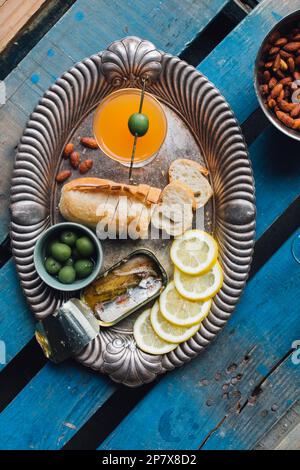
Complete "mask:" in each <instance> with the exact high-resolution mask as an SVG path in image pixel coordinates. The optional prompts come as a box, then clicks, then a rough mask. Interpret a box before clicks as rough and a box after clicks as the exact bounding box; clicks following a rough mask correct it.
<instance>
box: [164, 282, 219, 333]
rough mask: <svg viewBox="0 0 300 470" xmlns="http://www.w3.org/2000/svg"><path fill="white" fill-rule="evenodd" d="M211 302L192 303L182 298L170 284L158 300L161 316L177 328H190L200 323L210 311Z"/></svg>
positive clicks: (199, 301)
mask: <svg viewBox="0 0 300 470" xmlns="http://www.w3.org/2000/svg"><path fill="white" fill-rule="evenodd" d="M210 307H211V300H210V299H209V300H206V301H202V300H198V301H192V300H187V299H185V298H184V297H182V296H181V295H180V294H179V292H178V291H177V290H176V287H175V284H174V281H172V282H170V283H169V284H168V285H167V287H166V288H165V290H164V291H163V292H162V294H161V295H160V298H159V309H160V311H161V314H162V316H163V317H164V318H165V319H166V320H168V321H169V322H171V323H173V324H174V325H177V326H190V325H195V324H196V323H199V322H201V321H202V320H204V318H205V317H206V316H207V314H208V312H209V311H210Z"/></svg>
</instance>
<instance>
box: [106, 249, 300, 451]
mask: <svg viewBox="0 0 300 470" xmlns="http://www.w3.org/2000/svg"><path fill="white" fill-rule="evenodd" d="M299 282H300V270H299V265H298V264H297V263H296V261H295V260H294V259H293V257H292V254H291V240H288V241H287V242H286V243H285V244H284V245H283V246H282V247H281V249H280V250H279V251H278V252H277V253H276V254H275V255H274V256H273V257H272V258H271V259H270V260H269V261H268V262H267V263H266V264H265V265H264V267H263V268H262V269H261V270H260V271H259V272H258V273H257V274H256V276H255V277H254V278H252V280H251V281H250V282H249V283H248V286H247V288H246V291H245V293H244V296H243V297H242V299H241V302H240V304H239V305H238V307H237V309H236V312H235V314H234V315H233V317H232V318H231V320H230V321H229V323H228V325H227V326H226V328H225V329H224V330H223V331H222V333H221V334H220V335H219V337H218V339H217V340H216V341H215V342H214V343H213V344H212V345H211V346H210V347H209V348H208V349H207V350H206V351H204V353H203V354H202V355H201V356H199V358H197V359H195V360H193V361H192V362H191V363H189V364H187V365H185V367H184V368H182V369H179V370H176V371H174V372H172V373H169V374H167V375H166V376H164V377H163V378H162V379H161V381H160V382H159V384H158V385H157V386H156V387H155V388H154V389H153V390H151V392H150V393H149V394H148V395H147V396H146V397H145V398H144V400H143V401H142V402H141V403H139V405H138V406H136V407H135V408H134V410H133V411H132V412H131V413H130V414H129V415H128V416H127V417H126V419H125V420H124V421H123V422H122V423H121V424H120V425H119V426H118V428H117V429H116V430H115V431H114V432H113V433H112V434H111V435H110V436H109V437H108V438H107V439H106V440H105V441H104V443H103V444H102V446H101V449H123V450H124V449H135V448H142V449H161V450H162V449H169V448H172V449H197V448H198V447H199V446H200V445H201V443H203V441H204V440H205V439H206V438H207V436H209V435H210V433H211V432H212V431H213V430H214V429H215V428H216V427H217V426H219V431H218V432H219V434H220V435H221V433H222V429H223V426H224V425H225V423H226V421H227V420H228V423H230V422H231V421H230V419H235V421H234V426H235V429H236V433H237V434H239V435H240V444H239V446H240V447H243V442H244V445H245V446H246V447H248V448H249V447H251V446H253V445H254V444H255V443H256V442H257V441H258V439H259V438H260V437H261V436H262V435H263V434H264V433H265V431H266V430H267V428H269V427H270V425H271V424H274V422H275V421H276V420H277V419H278V416H277V415H276V413H273V414H272V413H270V415H269V418H268V421H263V420H262V419H261V417H260V415H259V413H257V408H256V405H257V403H259V398H258V400H257V402H256V403H254V405H253V406H252V407H246V408H245V409H244V410H243V411H242V412H241V413H240V414H236V413H237V411H238V410H240V407H241V405H242V404H243V403H245V402H246V401H247V399H248V398H249V397H250V395H251V393H252V392H253V390H254V389H255V386H256V385H257V384H259V383H260V382H261V380H262V379H263V377H265V376H266V375H267V374H268V373H269V371H270V370H271V369H272V368H273V366H274V365H275V364H277V363H278V362H279V361H280V360H281V358H282V357H283V356H284V355H285V354H286V353H287V351H289V350H290V349H291V345H292V343H293V341H295V340H296V339H299V338H300V319H299ZM283 299H286V305H285V306H283V303H282V302H283ZM287 367H289V374H288V375H287V382H285V383H284V387H285V390H286V393H285V395H284V394H280V393H279V395H278V397H277V396H276V402H277V406H278V409H279V410H280V413H282V414H283V413H284V412H285V411H286V409H287V406H290V405H291V403H288V401H287V396H288V394H289V391H288V387H290V389H291V399H292V400H293V399H294V392H293V393H292V391H293V390H294V387H295V385H297V384H298V385H297V386H298V387H299V382H298V381H299V369H298V368H297V367H296V366H293V365H290V364H289V365H288V366H287ZM276 377H277V376H274V381H273V383H272V385H273V388H274V390H276V388H277V386H278V387H279V388H280V383H279V382H278V383H277V381H276ZM281 391H282V389H281ZM274 393H275V391H274ZM162 397H163V399H162ZM273 403H274V402H273ZM245 410H246V413H247V414H248V415H247V416H249V419H250V418H251V420H252V422H253V425H252V426H251V427H250V428H247V434H248V435H247V437H246V436H245V431H244V427H245V423H244V421H243V414H244V413H245ZM226 416H227V419H226V421H225V423H223V424H220V423H222V422H223V420H224V418H225V417H226ZM239 420H240V421H239ZM240 422H241V425H240V424H239V423H240ZM264 423H266V426H267V427H265V425H264ZM227 429H228V428H227V427H226V430H227ZM228 432H229V431H228ZM233 440H234V439H232V441H233ZM219 445H220V446H221V444H219V441H218V442H215V448H218V446H219ZM232 445H234V444H232Z"/></svg>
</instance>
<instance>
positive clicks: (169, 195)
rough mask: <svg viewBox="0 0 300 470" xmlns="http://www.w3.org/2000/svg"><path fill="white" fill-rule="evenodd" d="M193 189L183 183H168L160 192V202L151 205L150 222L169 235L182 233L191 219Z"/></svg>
mask: <svg viewBox="0 0 300 470" xmlns="http://www.w3.org/2000/svg"><path fill="white" fill-rule="evenodd" d="M194 204H195V198H194V194H193V191H192V190H191V189H190V188H189V187H188V186H186V185H185V184H183V183H180V182H178V181H174V182H172V183H170V184H168V185H167V186H166V187H165V189H164V190H163V192H162V194H161V203H160V204H156V205H154V206H153V207H152V213H151V222H152V223H153V225H154V227H156V228H157V229H163V230H165V231H166V232H167V233H168V234H169V235H172V236H179V235H182V234H183V233H184V232H185V231H186V230H187V229H188V228H190V227H191V225H192V221H193V205H194Z"/></svg>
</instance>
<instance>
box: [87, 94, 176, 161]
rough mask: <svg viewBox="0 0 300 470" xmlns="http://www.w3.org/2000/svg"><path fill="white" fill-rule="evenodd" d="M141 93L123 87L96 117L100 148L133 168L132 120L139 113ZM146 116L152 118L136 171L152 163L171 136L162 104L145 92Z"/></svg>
mask: <svg viewBox="0 0 300 470" xmlns="http://www.w3.org/2000/svg"><path fill="white" fill-rule="evenodd" d="M140 99H141V90H139V89H137V88H122V89H120V90H117V91H114V92H113V93H111V94H110V95H108V96H106V97H105V98H104V99H103V100H102V101H101V103H100V104H99V106H98V107H97V109H96V111H95V114H94V122H93V128H94V135H95V139H96V140H97V143H98V145H99V147H100V149H101V150H102V151H103V152H104V153H105V154H106V155H107V156H108V157H110V158H112V159H113V160H116V161H118V162H119V163H121V164H123V165H125V166H129V165H130V160H131V154H132V147H133V141H134V136H133V135H132V134H131V133H130V131H129V128H128V119H129V117H130V116H131V115H132V114H133V113H137V112H138V110H139V105H140ZM142 112H143V114H146V115H147V116H148V118H149V129H148V131H147V133H146V134H145V135H143V136H142V137H138V139H137V144H136V151H135V157H134V164H133V166H134V167H135V168H137V167H141V166H144V165H146V164H147V163H149V162H150V161H151V160H153V158H155V155H156V153H157V152H158V150H159V149H160V147H161V145H162V144H163V142H164V140H165V137H166V133H167V119H166V115H165V112H164V110H163V108H162V106H161V104H160V103H159V101H158V100H157V99H156V98H155V97H154V96H152V95H151V94H150V93H147V92H145V95H144V102H143V110H142Z"/></svg>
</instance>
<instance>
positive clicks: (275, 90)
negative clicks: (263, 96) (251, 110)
mask: <svg viewBox="0 0 300 470" xmlns="http://www.w3.org/2000/svg"><path fill="white" fill-rule="evenodd" d="M282 90H283V86H282V84H281V83H277V85H275V86H274V88H273V90H272V92H271V97H272V98H278V96H279V95H280V93H281V91H282Z"/></svg>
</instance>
